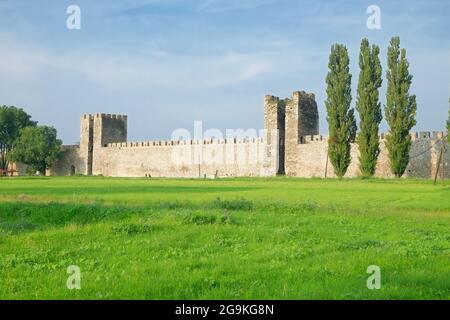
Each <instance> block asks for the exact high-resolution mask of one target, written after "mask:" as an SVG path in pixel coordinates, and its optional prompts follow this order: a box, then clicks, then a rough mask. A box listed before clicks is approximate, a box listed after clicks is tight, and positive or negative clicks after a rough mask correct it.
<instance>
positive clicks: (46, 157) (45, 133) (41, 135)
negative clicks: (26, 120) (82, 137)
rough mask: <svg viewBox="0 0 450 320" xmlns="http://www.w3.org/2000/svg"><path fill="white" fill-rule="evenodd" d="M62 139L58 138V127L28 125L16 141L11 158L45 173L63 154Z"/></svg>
mask: <svg viewBox="0 0 450 320" xmlns="http://www.w3.org/2000/svg"><path fill="white" fill-rule="evenodd" d="M61 145H62V141H61V140H59V139H57V133H56V129H55V128H53V127H47V126H36V127H26V128H23V129H22V130H21V131H20V136H19V137H18V138H17V140H16V141H15V142H14V148H13V151H12V152H11V154H10V158H11V160H13V161H16V162H21V163H24V164H27V165H29V166H31V167H32V168H33V169H34V170H37V171H39V172H41V173H42V174H45V171H46V169H48V168H49V167H50V166H51V165H52V164H53V163H54V162H55V161H56V160H57V159H58V157H59V155H60V154H61Z"/></svg>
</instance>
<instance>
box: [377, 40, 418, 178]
mask: <svg viewBox="0 0 450 320" xmlns="http://www.w3.org/2000/svg"><path fill="white" fill-rule="evenodd" d="M387 65H388V70H387V74H386V77H387V81H388V86H387V92H386V106H385V117H386V121H387V123H388V125H389V132H388V134H387V137H386V147H387V149H388V152H389V160H390V165H391V171H392V173H393V174H395V176H396V177H401V176H402V175H403V173H404V172H405V170H406V167H407V165H408V162H409V150H410V148H411V136H410V134H409V132H410V130H411V128H412V127H413V126H415V125H416V112H417V103H416V96H415V95H410V94H409V88H410V86H411V82H412V78H413V77H412V75H410V74H409V71H408V68H409V62H408V60H407V59H406V50H405V49H400V38H399V37H393V38H392V39H391V43H390V46H389V48H388V54H387Z"/></svg>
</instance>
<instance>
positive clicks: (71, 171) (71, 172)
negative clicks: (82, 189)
mask: <svg viewBox="0 0 450 320" xmlns="http://www.w3.org/2000/svg"><path fill="white" fill-rule="evenodd" d="M70 175H71V176H74V175H75V166H74V165H71V166H70Z"/></svg>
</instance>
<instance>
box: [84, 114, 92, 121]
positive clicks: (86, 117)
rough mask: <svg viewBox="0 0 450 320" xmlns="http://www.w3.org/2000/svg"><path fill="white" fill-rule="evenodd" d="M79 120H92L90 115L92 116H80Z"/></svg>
mask: <svg viewBox="0 0 450 320" xmlns="http://www.w3.org/2000/svg"><path fill="white" fill-rule="evenodd" d="M81 120H94V115H92V114H83V115H82V116H81Z"/></svg>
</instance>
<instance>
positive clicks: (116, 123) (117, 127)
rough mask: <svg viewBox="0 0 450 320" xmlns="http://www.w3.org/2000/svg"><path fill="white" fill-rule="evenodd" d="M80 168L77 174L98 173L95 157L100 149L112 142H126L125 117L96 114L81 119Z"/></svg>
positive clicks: (86, 115)
mask: <svg viewBox="0 0 450 320" xmlns="http://www.w3.org/2000/svg"><path fill="white" fill-rule="evenodd" d="M80 127H81V128H80V150H79V158H80V159H81V163H80V168H78V169H77V172H79V173H81V174H85V175H92V174H93V172H98V169H99V168H98V165H97V166H96V161H95V160H96V155H97V156H98V154H99V152H100V149H101V148H104V147H106V146H107V145H108V143H113V142H127V116H125V115H116V114H112V115H111V114H104V113H97V114H95V115H92V114H85V115H83V116H82V117H81V126H80Z"/></svg>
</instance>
